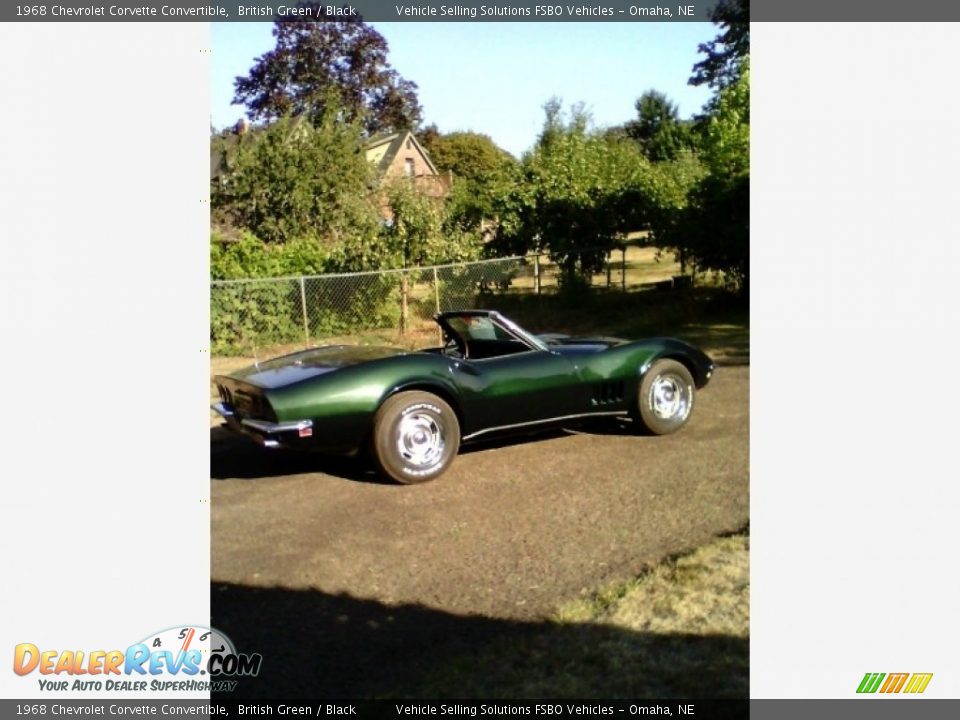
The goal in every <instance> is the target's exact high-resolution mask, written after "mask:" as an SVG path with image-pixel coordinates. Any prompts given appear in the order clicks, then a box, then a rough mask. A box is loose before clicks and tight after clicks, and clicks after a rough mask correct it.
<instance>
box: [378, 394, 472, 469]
mask: <svg viewBox="0 0 960 720" xmlns="http://www.w3.org/2000/svg"><path fill="white" fill-rule="evenodd" d="M372 445H373V448H372V449H373V459H374V461H375V462H376V464H377V466H378V467H379V468H380V470H381V471H382V472H383V473H384V474H385V475H388V476H389V477H391V478H393V479H394V480H396V481H397V482H401V483H404V484H413V483H421V482H426V481H427V480H433V479H434V478H436V477H439V476H440V475H442V474H443V473H444V471H446V469H447V468H448V467H449V466H450V463H451V462H453V458H455V457H456V455H457V451H458V450H459V449H460V423H459V422H457V415H456V413H454V412H453V409H452V408H451V407H450V406H449V405H448V404H447V403H446V402H444V401H443V400H441V399H440V398H439V397H437V396H436V395H434V394H432V393H428V392H421V391H410V392H401V393H397V394H396V395H393V396H391V397H389V398H387V400H386V401H385V402H384V403H383V405H381V406H380V409H379V410H378V411H377V415H376V417H375V418H374V423H373V442H372Z"/></svg>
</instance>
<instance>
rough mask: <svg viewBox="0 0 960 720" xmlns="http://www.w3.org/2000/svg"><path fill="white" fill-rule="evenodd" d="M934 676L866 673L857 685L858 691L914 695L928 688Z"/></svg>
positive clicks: (924, 674) (925, 674) (930, 674)
mask: <svg viewBox="0 0 960 720" xmlns="http://www.w3.org/2000/svg"><path fill="white" fill-rule="evenodd" d="M932 678H933V673H889V674H888V673H866V674H865V675H864V676H863V680H861V681H860V685H859V686H858V687H857V692H858V693H866V694H872V693H882V694H885V695H892V694H895V693H901V692H902V693H906V694H908V695H914V694H919V693H922V692H923V691H924V690H926V689H927V685H929V684H930V680H931V679H932Z"/></svg>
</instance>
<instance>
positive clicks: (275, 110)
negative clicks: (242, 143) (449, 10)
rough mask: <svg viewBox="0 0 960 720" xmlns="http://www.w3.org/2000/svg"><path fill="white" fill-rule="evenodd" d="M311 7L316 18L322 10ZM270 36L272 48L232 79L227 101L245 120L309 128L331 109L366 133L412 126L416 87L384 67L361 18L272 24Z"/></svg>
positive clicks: (383, 46)
mask: <svg viewBox="0 0 960 720" xmlns="http://www.w3.org/2000/svg"><path fill="white" fill-rule="evenodd" d="M310 5H311V6H312V7H314V8H315V9H316V11H317V12H320V13H321V16H322V14H323V12H324V10H323V6H321V5H318V4H315V3H310ZM273 36H274V37H275V38H276V47H275V48H274V49H273V50H271V51H270V52H268V53H266V54H265V55H262V56H261V57H259V58H257V60H256V62H255V64H254V66H253V68H251V70H250V73H249V74H248V75H247V76H246V77H238V78H237V79H236V80H235V81H234V89H235V96H234V99H233V102H234V103H235V104H244V105H246V107H247V112H248V115H249V116H250V119H251V120H261V121H271V120H276V119H278V118H281V117H285V116H288V115H292V116H297V115H306V116H307V117H308V118H310V119H311V121H313V122H315V123H316V122H319V121H320V120H321V119H322V118H325V117H326V116H327V115H329V110H330V108H331V107H333V108H335V109H336V111H337V112H338V113H339V115H340V119H342V120H346V121H350V122H352V121H358V122H360V123H361V125H362V126H363V128H364V130H365V131H366V133H368V134H373V133H376V132H386V131H396V130H406V129H412V128H415V127H417V125H419V123H420V120H421V115H422V110H421V107H420V103H419V100H418V99H417V92H416V91H417V86H416V84H415V83H413V82H411V81H409V80H405V79H404V78H402V77H401V76H400V75H399V73H397V71H396V70H394V69H393V68H392V67H391V66H390V64H389V62H388V61H387V51H388V46H387V41H386V40H385V39H384V37H383V36H382V35H381V34H380V33H378V32H377V31H376V30H374V29H373V28H372V27H371V26H370V25H367V24H366V23H364V22H363V21H362V20H360V19H352V20H332V19H324V20H322V21H317V22H300V21H286V20H278V21H277V22H276V23H275V24H274V27H273Z"/></svg>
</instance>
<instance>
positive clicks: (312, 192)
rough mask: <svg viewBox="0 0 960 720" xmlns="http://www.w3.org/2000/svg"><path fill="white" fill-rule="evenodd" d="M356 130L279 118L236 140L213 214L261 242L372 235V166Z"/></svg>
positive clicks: (332, 122) (333, 240) (323, 240)
mask: <svg viewBox="0 0 960 720" xmlns="http://www.w3.org/2000/svg"><path fill="white" fill-rule="evenodd" d="M360 133H361V131H360V128H359V127H358V126H357V125H355V124H348V123H343V122H339V121H337V120H336V119H334V118H332V117H329V116H328V117H327V118H324V119H321V121H320V124H319V125H318V126H317V127H314V126H313V125H312V124H311V123H310V122H309V121H307V120H306V119H303V118H297V119H291V118H283V119H281V120H278V121H277V122H275V123H273V124H272V125H270V126H268V127H266V128H262V129H259V130H254V131H250V132H248V133H246V134H245V135H243V136H241V137H240V138H239V141H238V142H237V145H236V147H235V148H234V150H233V152H232V153H231V156H230V157H229V159H228V161H227V169H226V172H225V174H224V175H223V176H222V178H221V180H220V182H219V183H216V184H215V185H214V187H213V190H212V198H211V199H212V203H213V208H214V210H215V211H216V212H217V213H218V214H219V215H221V216H224V217H227V218H229V220H230V222H231V223H232V224H233V225H235V226H238V227H241V228H245V229H247V230H249V231H251V232H252V233H253V234H254V235H256V236H257V237H258V238H259V239H260V240H262V241H264V242H267V243H279V242H290V241H292V240H297V239H304V238H309V239H311V240H313V241H315V242H319V243H321V244H323V245H326V246H328V247H329V246H333V245H336V244H337V243H340V242H342V241H344V240H345V239H347V238H349V237H351V236H356V235H361V236H363V235H372V234H374V233H375V231H376V222H377V214H376V207H375V203H374V201H373V198H372V191H371V188H372V184H373V168H372V166H371V165H370V163H368V162H367V161H366V158H365V157H364V155H363V154H362V153H361V152H360V142H361V139H360Z"/></svg>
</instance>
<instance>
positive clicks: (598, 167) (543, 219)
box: [497, 99, 650, 287]
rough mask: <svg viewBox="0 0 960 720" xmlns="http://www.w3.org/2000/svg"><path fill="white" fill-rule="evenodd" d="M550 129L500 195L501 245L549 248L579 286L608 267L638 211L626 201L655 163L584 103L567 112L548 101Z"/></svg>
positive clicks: (569, 280)
mask: <svg viewBox="0 0 960 720" xmlns="http://www.w3.org/2000/svg"><path fill="white" fill-rule="evenodd" d="M544 110H545V114H546V118H545V121H544V127H543V131H542V132H541V134H540V138H539V140H538V142H537V145H536V146H535V147H534V149H533V151H532V152H530V153H528V154H527V155H526V156H525V157H524V158H523V162H522V166H521V169H520V173H519V177H518V178H517V179H516V182H515V183H514V186H513V191H512V192H510V193H508V194H506V195H505V196H504V197H503V198H502V199H501V200H500V203H499V207H500V213H499V214H500V217H501V218H503V219H504V221H503V222H502V224H501V228H500V233H499V234H498V238H497V247H498V248H499V249H500V250H501V251H506V252H526V251H529V250H533V249H537V250H539V249H546V250H548V251H549V253H550V255H551V257H552V258H553V259H554V260H555V261H556V262H558V263H559V264H560V265H561V266H562V268H563V270H564V276H563V277H564V280H563V282H564V283H565V284H566V286H567V287H577V286H579V285H581V284H583V283H585V282H587V280H586V278H587V277H588V276H589V275H590V274H591V273H593V272H595V271H597V270H599V269H601V268H602V267H603V265H604V263H605V261H606V257H607V253H608V252H609V250H610V249H611V248H613V246H614V245H615V244H616V243H617V242H618V241H619V240H620V238H621V235H622V233H623V232H624V231H625V230H626V229H627V226H628V223H630V222H633V221H634V219H635V217H634V216H635V212H634V210H633V209H632V208H630V207H629V205H628V203H626V202H624V199H625V197H627V194H628V190H630V189H632V188H637V187H639V186H641V185H642V182H643V178H644V176H645V175H646V174H647V173H648V172H649V169H650V164H649V162H648V161H647V160H646V158H644V156H643V155H642V153H641V152H640V150H639V148H638V146H637V144H636V143H634V142H632V141H630V140H623V139H618V138H616V137H615V136H610V135H609V134H604V133H598V132H593V131H591V129H590V118H589V115H588V114H587V113H586V112H585V111H584V109H583V107H582V105H574V106H573V107H572V108H571V109H570V111H569V113H566V114H565V113H563V111H562V106H561V105H560V103H559V101H557V100H556V99H552V100H551V101H549V102H548V103H547V104H546V105H545V106H544Z"/></svg>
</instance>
